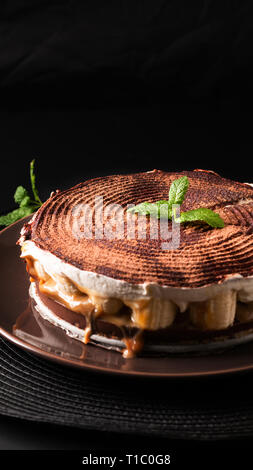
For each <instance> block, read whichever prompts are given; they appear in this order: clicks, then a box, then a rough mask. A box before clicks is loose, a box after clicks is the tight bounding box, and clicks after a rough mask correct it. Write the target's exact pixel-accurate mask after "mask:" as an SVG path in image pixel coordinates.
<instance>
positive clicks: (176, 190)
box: [127, 176, 225, 228]
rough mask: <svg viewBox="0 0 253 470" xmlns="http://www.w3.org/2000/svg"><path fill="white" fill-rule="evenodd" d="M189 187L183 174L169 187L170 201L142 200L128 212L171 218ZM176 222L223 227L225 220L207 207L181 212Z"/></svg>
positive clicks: (187, 180)
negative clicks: (174, 207)
mask: <svg viewBox="0 0 253 470" xmlns="http://www.w3.org/2000/svg"><path fill="white" fill-rule="evenodd" d="M188 187H189V179H188V177H187V176H182V177H181V178H178V179H176V180H174V181H173V182H172V184H171V185H170V189H169V198H168V201H166V200H161V201H156V202H142V203H140V204H138V205H137V206H134V207H130V208H129V209H127V211H128V212H134V213H139V214H141V215H146V216H150V217H157V218H158V219H161V218H166V219H169V220H171V219H172V215H173V207H172V206H173V204H177V205H181V204H182V203H183V201H184V199H185V196H186V193H187V191H188ZM175 220H176V222H180V223H186V222H204V223H206V224H208V225H210V226H211V227H213V228H223V227H224V225H225V224H224V221H223V219H222V218H221V217H220V216H219V214H217V213H216V212H214V211H212V210H211V209H207V208H206V207H200V208H199V209H192V210H190V211H186V212H181V213H180V217H178V218H176V217H175Z"/></svg>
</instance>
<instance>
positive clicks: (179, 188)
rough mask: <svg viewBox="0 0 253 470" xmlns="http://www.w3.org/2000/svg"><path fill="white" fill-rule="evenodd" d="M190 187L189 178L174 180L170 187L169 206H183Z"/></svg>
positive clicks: (183, 177)
mask: <svg viewBox="0 0 253 470" xmlns="http://www.w3.org/2000/svg"><path fill="white" fill-rule="evenodd" d="M188 186H189V179H188V178H187V176H182V177H181V178H178V179H176V180H174V181H173V182H172V183H171V185H170V190H169V204H170V205H171V206H172V204H182V202H183V201H184V198H185V195H186V192H187V189H188Z"/></svg>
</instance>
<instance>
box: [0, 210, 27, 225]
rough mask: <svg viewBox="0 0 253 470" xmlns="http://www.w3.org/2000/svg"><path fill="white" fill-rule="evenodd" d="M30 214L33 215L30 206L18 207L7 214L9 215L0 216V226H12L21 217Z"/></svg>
mask: <svg viewBox="0 0 253 470" xmlns="http://www.w3.org/2000/svg"><path fill="white" fill-rule="evenodd" d="M32 213H33V207H32V206H26V207H19V208H18V209H15V210H14V211H12V212H9V214H6V215H1V216H0V225H5V226H6V227H7V226H8V225H11V224H13V223H14V222H16V221H17V220H19V219H22V217H25V216H27V215H30V214H32Z"/></svg>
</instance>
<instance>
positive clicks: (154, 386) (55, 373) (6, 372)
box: [0, 338, 253, 440]
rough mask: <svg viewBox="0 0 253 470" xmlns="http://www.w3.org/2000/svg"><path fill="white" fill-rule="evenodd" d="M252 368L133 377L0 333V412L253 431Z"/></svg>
mask: <svg viewBox="0 0 253 470" xmlns="http://www.w3.org/2000/svg"><path fill="white" fill-rule="evenodd" d="M252 377H253V376H252V374H250V373H247V374H244V375H242V374H239V375H235V376H233V377H228V376H227V377H225V378H219V379H213V378H212V379H205V380H203V379H201V380H199V379H197V380H196V379H194V380H192V379H190V380H189V379H187V380H173V381H171V380H163V379H139V378H134V377H118V376H112V375H106V374H95V373H90V372H86V371H81V370H78V369H71V368H69V367H65V366H62V365H59V364H56V363H53V362H49V361H47V360H45V359H43V358H41V357H38V356H35V355H33V354H31V353H29V352H26V351H23V350H22V349H20V348H19V347H17V346H15V345H14V344H12V343H10V342H9V341H7V340H6V339H4V338H0V413H1V414H4V415H8V416H14V417H18V418H23V419H28V420H33V421H38V422H48V423H55V424H62V425H68V426H76V427H80V428H86V429H93V430H100V431H101V430H102V431H103V430H104V431H111V432H115V431H116V432H124V433H136V434H143V435H154V436H163V437H165V436H167V437H170V438H175V439H202V440H203V439H204V440H214V439H224V438H238V437H251V436H252V435H253V404H252V401H253V400H252V390H251V384H252Z"/></svg>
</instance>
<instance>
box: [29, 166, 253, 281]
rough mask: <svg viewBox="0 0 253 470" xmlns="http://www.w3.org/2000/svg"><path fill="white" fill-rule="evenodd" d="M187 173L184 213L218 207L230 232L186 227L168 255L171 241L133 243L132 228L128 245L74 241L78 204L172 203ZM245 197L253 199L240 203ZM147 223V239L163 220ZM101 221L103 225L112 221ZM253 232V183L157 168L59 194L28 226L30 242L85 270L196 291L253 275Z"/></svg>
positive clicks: (123, 242)
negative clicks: (99, 200)
mask: <svg viewBox="0 0 253 470" xmlns="http://www.w3.org/2000/svg"><path fill="white" fill-rule="evenodd" d="M183 175H186V176H188V178H189V180H190V186H189V189H188V192H187V195H186V198H185V201H184V203H183V205H182V208H181V210H190V209H195V208H198V207H208V208H211V209H212V210H215V211H216V212H218V213H219V214H220V215H221V217H222V218H223V219H224V221H225V227H224V228H223V229H212V228H210V227H209V226H207V225H203V224H202V225H201V224H194V225H190V224H184V225H182V226H181V242H180V247H179V248H178V249H176V250H163V249H162V248H161V243H162V242H163V241H164V240H161V238H160V235H159V238H158V240H152V239H150V237H149V236H147V239H146V240H140V239H139V240H138V239H134V240H130V239H127V234H126V231H125V236H124V239H123V240H122V239H121V240H117V239H115V240H107V239H105V238H103V239H101V240H97V239H94V238H93V239H87V238H85V237H83V238H79V239H78V238H76V237H74V235H73V231H72V228H73V223H74V218H73V215H72V209H73V207H74V206H75V205H76V204H79V203H86V204H90V206H92V207H93V209H94V198H95V196H103V202H104V207H105V206H107V205H108V204H111V203H116V204H121V205H122V206H123V207H126V206H127V205H128V204H138V203H140V202H143V201H150V202H155V201H157V200H160V199H167V198H168V191H169V187H170V184H171V183H172V181H173V180H174V179H177V178H179V177H181V176H183ZM241 200H245V201H246V200H248V202H247V203H245V204H238V202H239V201H241ZM226 206H228V207H226ZM124 217H125V218H126V213H125V214H124ZM132 217H135V215H133V216H132ZM125 220H126V219H125ZM140 220H141V223H147V234H149V230H150V227H151V228H152V224H154V223H157V221H156V220H155V219H154V218H150V219H149V218H147V217H145V216H142V217H141V218H140ZM102 223H103V226H104V224H105V219H103V221H102ZM161 223H164V222H161ZM165 223H166V224H167V222H165ZM170 225H171V224H169V230H170ZM252 233H253V188H252V187H251V186H250V185H247V184H243V183H238V182H234V181H231V180H228V179H225V178H222V177H221V176H219V175H217V174H215V173H213V172H208V171H205V170H195V171H184V172H176V173H167V172H164V171H159V170H154V171H152V172H147V173H136V174H130V175H113V176H106V177H101V178H95V179H93V180H89V181H85V182H84V183H80V184H78V185H77V186H75V187H73V188H70V189H68V190H66V191H63V192H58V193H56V194H55V195H53V196H52V197H50V198H49V199H48V200H47V201H46V202H45V203H44V204H43V206H42V207H41V208H40V209H39V211H38V212H37V214H36V216H35V218H34V220H33V222H32V223H31V225H30V226H29V227H26V230H25V236H24V238H25V239H31V240H32V241H33V242H34V243H35V244H36V245H37V246H38V247H40V248H42V249H43V250H48V251H50V252H51V253H53V254H54V255H56V256H57V257H59V258H60V259H62V260H63V261H66V262H68V263H70V264H72V265H74V266H76V267H78V268H80V269H82V270H85V271H92V272H95V273H98V274H103V275H106V276H109V277H112V278H115V279H121V280H125V281H128V282H130V283H131V284H139V283H143V282H149V283H151V282H152V283H158V284H161V285H168V286H174V287H191V288H192V287H202V286H206V285H209V284H212V283H221V282H223V281H224V280H226V279H227V278H229V277H230V276H231V275H233V274H240V275H242V276H244V277H248V276H252V275H253V237H252Z"/></svg>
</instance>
